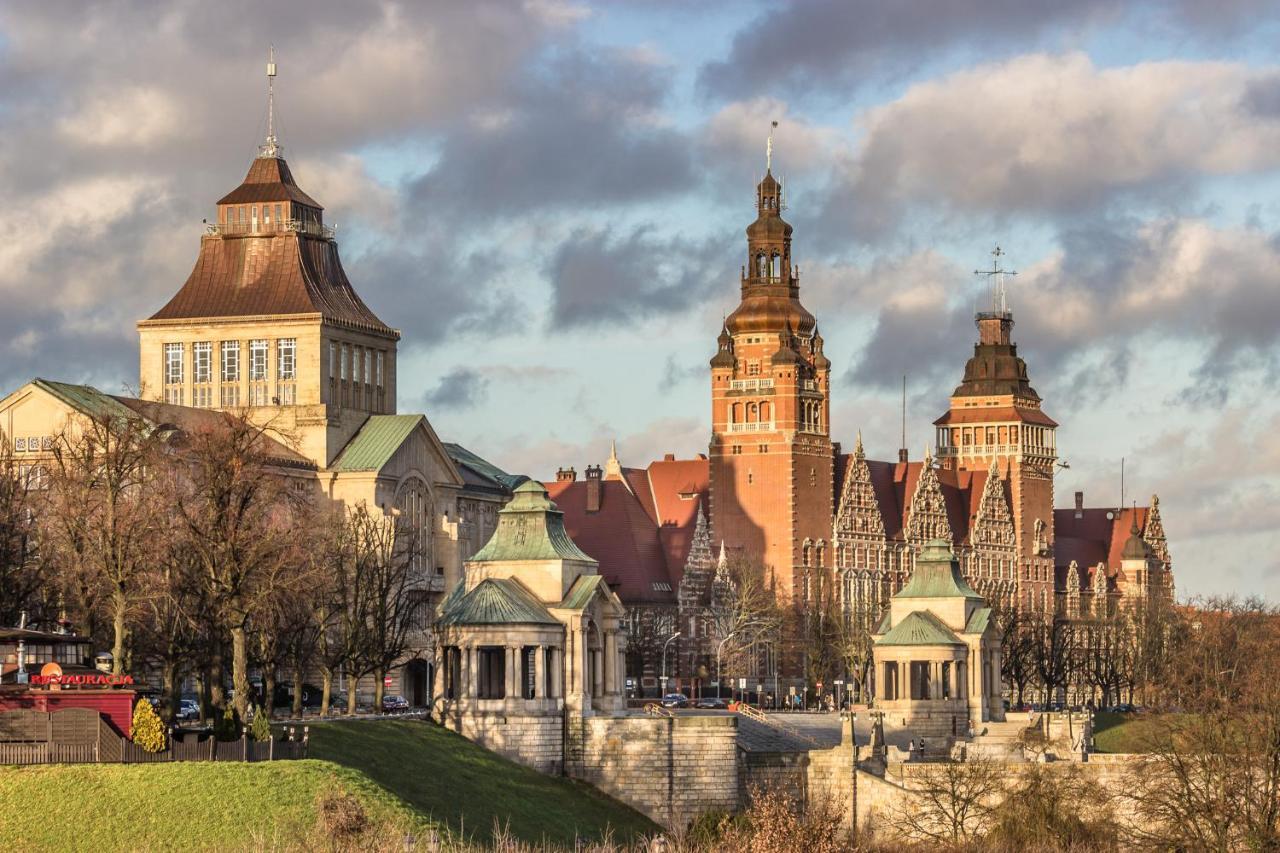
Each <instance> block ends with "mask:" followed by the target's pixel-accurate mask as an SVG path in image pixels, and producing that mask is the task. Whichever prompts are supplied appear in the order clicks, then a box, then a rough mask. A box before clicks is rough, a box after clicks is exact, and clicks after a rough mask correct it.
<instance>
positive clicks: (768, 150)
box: [764, 121, 778, 172]
mask: <svg viewBox="0 0 1280 853" xmlns="http://www.w3.org/2000/svg"><path fill="white" fill-rule="evenodd" d="M777 126H778V123H777V122H776V121H774V122H771V123H770V125H769V141H768V142H766V143H765V146H764V170H765V171H766V172H768V171H769V170H771V169H772V168H773V129H774V128H775V127H777Z"/></svg>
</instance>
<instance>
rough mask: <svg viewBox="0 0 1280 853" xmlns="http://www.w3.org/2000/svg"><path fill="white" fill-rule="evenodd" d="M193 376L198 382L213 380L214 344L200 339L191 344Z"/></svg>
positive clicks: (193, 379) (194, 380)
mask: <svg viewBox="0 0 1280 853" xmlns="http://www.w3.org/2000/svg"><path fill="white" fill-rule="evenodd" d="M191 356H192V358H191V362H192V364H191V374H192V376H191V378H192V381H193V382H195V383H196V384H200V383H207V382H212V381H213V344H211V343H210V342H209V341H198V342H196V343H194V344H192V345H191Z"/></svg>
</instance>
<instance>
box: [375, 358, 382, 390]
mask: <svg viewBox="0 0 1280 853" xmlns="http://www.w3.org/2000/svg"><path fill="white" fill-rule="evenodd" d="M383 355H384V353H383V351H382V350H378V372H377V375H376V377H375V381H376V382H377V385H378V387H379V388H381V387H382V357H383Z"/></svg>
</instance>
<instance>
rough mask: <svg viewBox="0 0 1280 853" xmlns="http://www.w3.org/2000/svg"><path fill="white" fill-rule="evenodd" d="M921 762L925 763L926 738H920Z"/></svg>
mask: <svg viewBox="0 0 1280 853" xmlns="http://www.w3.org/2000/svg"><path fill="white" fill-rule="evenodd" d="M920 760H921V761H924V738H920Z"/></svg>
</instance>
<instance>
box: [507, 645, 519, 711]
mask: <svg viewBox="0 0 1280 853" xmlns="http://www.w3.org/2000/svg"><path fill="white" fill-rule="evenodd" d="M507 660H508V662H509V663H508V664H507V698H508V699H519V698H520V696H521V692H520V691H521V684H520V647H519V646H507Z"/></svg>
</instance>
